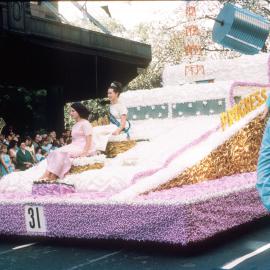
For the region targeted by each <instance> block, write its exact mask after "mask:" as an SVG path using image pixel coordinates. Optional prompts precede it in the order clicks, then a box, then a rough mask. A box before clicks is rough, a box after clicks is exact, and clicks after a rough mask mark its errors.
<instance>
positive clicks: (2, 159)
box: [0, 130, 71, 178]
mask: <svg viewBox="0 0 270 270" xmlns="http://www.w3.org/2000/svg"><path fill="white" fill-rule="evenodd" d="M69 143H71V132H70V130H66V131H64V132H63V133H62V134H61V136H60V137H57V135H56V132H55V131H51V132H49V133H45V134H39V133H36V134H35V136H34V137H33V138H31V137H29V136H26V137H21V136H20V135H19V134H16V133H15V132H13V131H12V130H8V132H7V133H6V134H5V133H1V134H0V178H1V177H2V176H4V175H6V174H8V173H11V172H13V171H24V170H26V169H28V168H30V167H32V166H34V165H35V164H37V163H38V162H40V161H42V160H43V159H45V158H46V157H47V155H48V154H49V153H50V152H51V151H53V150H55V149H57V148H59V147H62V146H64V145H67V144H69Z"/></svg>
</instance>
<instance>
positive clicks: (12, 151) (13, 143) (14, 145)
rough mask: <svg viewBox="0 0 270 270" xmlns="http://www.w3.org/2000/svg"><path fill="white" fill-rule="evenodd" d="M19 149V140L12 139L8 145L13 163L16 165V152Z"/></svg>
mask: <svg viewBox="0 0 270 270" xmlns="http://www.w3.org/2000/svg"><path fill="white" fill-rule="evenodd" d="M17 151H18V146H17V141H15V140H12V141H11V142H10V143H9V146H8V154H9V156H10V159H11V161H12V163H13V164H15V165H16V154H17Z"/></svg>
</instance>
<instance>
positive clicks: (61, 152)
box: [40, 102, 96, 181]
mask: <svg viewBox="0 0 270 270" xmlns="http://www.w3.org/2000/svg"><path fill="white" fill-rule="evenodd" d="M89 114H90V112H89V111H88V109H87V108H86V107H85V106H84V105H83V104H81V103H79V102H76V103H73V104H72V105H71V110H70V116H71V117H72V118H73V119H74V120H75V121H76V123H75V125H74V126H73V128H72V133H71V135H72V142H71V144H69V145H65V146H63V147H60V148H58V149H56V150H55V151H52V152H50V153H49V155H48V157H47V170H46V172H45V173H44V175H43V176H42V177H41V178H40V180H49V181H55V180H56V179H57V178H64V176H65V174H67V173H68V171H69V170H70V168H71V164H72V159H73V158H76V157H86V156H91V155H95V153H96V150H95V144H94V142H93V139H92V134H93V133H92V126H91V124H90V123H89V121H88V120H87V119H88V117H89Z"/></svg>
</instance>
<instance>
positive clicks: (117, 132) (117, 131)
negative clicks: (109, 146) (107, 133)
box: [112, 128, 122, 136]
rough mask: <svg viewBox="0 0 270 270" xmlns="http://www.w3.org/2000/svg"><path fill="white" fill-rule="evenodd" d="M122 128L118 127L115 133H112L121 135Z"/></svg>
mask: <svg viewBox="0 0 270 270" xmlns="http://www.w3.org/2000/svg"><path fill="white" fill-rule="evenodd" d="M121 131H122V130H121V129H120V128H118V129H117V130H115V131H114V132H113V133H112V135H114V136H116V135H119V134H120V133H121Z"/></svg>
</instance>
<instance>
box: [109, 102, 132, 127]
mask: <svg viewBox="0 0 270 270" xmlns="http://www.w3.org/2000/svg"><path fill="white" fill-rule="evenodd" d="M110 113H111V114H112V115H113V116H114V117H115V118H116V119H117V120H118V121H119V122H120V121H121V116H122V115H127V113H128V110H127V107H126V106H125V105H124V104H122V103H121V102H119V101H118V102H117V103H115V104H111V105H110Z"/></svg>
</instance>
